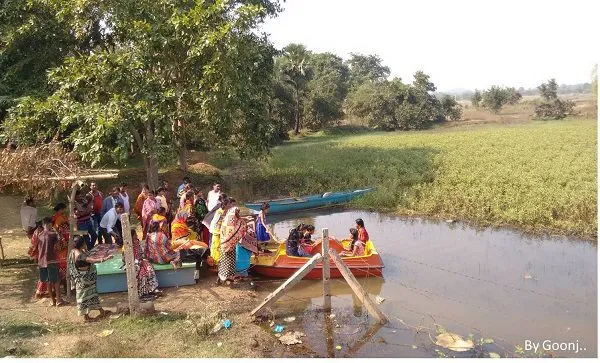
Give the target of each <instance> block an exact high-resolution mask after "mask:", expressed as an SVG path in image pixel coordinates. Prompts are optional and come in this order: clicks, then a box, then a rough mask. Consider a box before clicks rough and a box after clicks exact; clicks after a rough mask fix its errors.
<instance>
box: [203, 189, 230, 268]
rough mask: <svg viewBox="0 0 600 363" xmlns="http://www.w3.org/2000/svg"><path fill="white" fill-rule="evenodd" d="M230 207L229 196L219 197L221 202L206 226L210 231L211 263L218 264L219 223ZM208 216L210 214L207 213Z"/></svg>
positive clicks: (219, 252) (220, 223) (219, 249)
mask: <svg viewBox="0 0 600 363" xmlns="http://www.w3.org/2000/svg"><path fill="white" fill-rule="evenodd" d="M229 207H230V202H229V198H227V197H226V196H224V197H223V198H222V199H221V203H220V205H219V207H218V209H217V210H216V212H214V214H213V215H212V219H211V222H210V225H209V227H208V229H209V231H210V233H211V240H210V257H211V258H212V264H213V266H214V265H218V264H219V260H220V259H221V225H222V223H223V218H224V217H225V213H227V210H228V209H229ZM208 216H210V214H209V215H208Z"/></svg>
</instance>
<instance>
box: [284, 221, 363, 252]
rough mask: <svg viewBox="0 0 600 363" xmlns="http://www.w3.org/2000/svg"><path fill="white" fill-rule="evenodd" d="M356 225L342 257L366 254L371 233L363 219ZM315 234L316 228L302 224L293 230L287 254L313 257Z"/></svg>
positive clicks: (351, 230)
mask: <svg viewBox="0 0 600 363" xmlns="http://www.w3.org/2000/svg"><path fill="white" fill-rule="evenodd" d="M355 223H356V226H355V228H350V235H349V236H348V239H349V240H350V243H349V245H348V246H347V247H346V248H345V250H344V251H342V252H341V253H340V256H349V257H356V256H363V255H364V254H365V247H366V244H367V241H368V240H369V233H368V232H367V229H366V228H365V223H364V221H363V220H362V219H360V218H359V219H357V220H356V221H355ZM314 232H315V227H314V226H312V225H310V224H300V225H298V226H297V227H296V228H292V229H291V230H290V233H289V235H288V238H287V240H286V254H287V255H288V256H294V257H311V255H312V254H311V252H312V247H313V246H314V242H313V241H312V234H313V233H314Z"/></svg>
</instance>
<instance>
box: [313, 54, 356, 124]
mask: <svg viewBox="0 0 600 363" xmlns="http://www.w3.org/2000/svg"><path fill="white" fill-rule="evenodd" d="M309 67H310V73H311V78H310V80H309V81H308V83H307V85H306V88H307V91H306V96H305V101H304V107H303V119H304V120H305V122H306V125H307V126H308V127H309V128H311V129H313V130H316V129H319V128H321V127H323V126H325V125H326V124H327V123H328V122H330V121H332V120H336V119H339V118H341V117H342V113H343V112H342V105H343V102H344V99H345V98H346V95H347V94H348V73H349V70H348V66H346V65H345V64H344V62H343V61H342V59H341V58H340V57H338V56H336V55H333V54H331V53H317V54H311V56H310V59H309Z"/></svg>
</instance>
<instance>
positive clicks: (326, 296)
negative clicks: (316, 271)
mask: <svg viewBox="0 0 600 363" xmlns="http://www.w3.org/2000/svg"><path fill="white" fill-rule="evenodd" d="M321 247H322V249H321V255H323V308H324V309H325V311H331V291H330V290H329V277H330V274H329V272H330V271H329V230H328V229H327V228H323V240H322V242H321Z"/></svg>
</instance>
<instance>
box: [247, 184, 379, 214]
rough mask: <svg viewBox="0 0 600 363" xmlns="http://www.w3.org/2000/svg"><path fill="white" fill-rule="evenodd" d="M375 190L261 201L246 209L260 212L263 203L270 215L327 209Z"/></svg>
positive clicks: (250, 204)
mask: <svg viewBox="0 0 600 363" xmlns="http://www.w3.org/2000/svg"><path fill="white" fill-rule="evenodd" d="M372 190H374V188H369V189H359V190H355V191H352V192H335V193H324V194H315V195H307V196H304V197H298V198H283V199H272V200H261V201H256V202H254V203H246V204H245V205H246V207H247V208H249V209H252V210H255V211H259V210H260V207H261V206H262V203H264V202H268V203H269V206H270V208H269V214H278V213H287V212H292V211H297V210H301V209H312V208H320V207H326V206H330V205H334V204H343V203H348V202H349V201H350V200H352V199H353V198H356V197H359V196H361V195H363V194H365V193H368V192H370V191H372Z"/></svg>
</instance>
